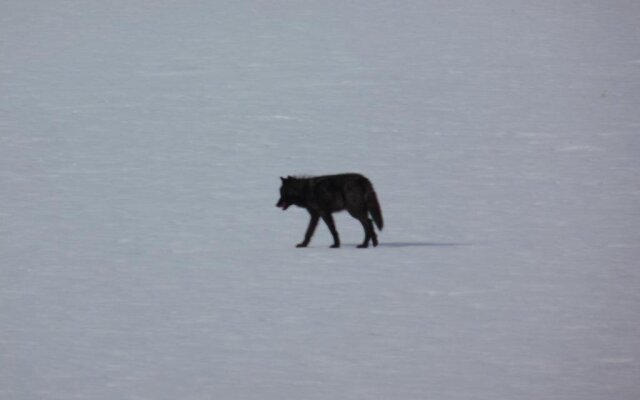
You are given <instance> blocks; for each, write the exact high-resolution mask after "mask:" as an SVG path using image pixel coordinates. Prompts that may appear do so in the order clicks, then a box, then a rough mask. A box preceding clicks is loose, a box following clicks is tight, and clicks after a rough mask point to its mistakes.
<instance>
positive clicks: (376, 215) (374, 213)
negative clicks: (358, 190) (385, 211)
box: [365, 183, 384, 230]
mask: <svg viewBox="0 0 640 400" xmlns="http://www.w3.org/2000/svg"><path fill="white" fill-rule="evenodd" d="M368 186H369V187H368V188H367V193H366V197H365V198H366V201H367V210H368V211H369V213H370V214H371V217H372V218H373V222H375V223H376V226H377V227H378V229H380V230H382V226H383V225H384V221H383V220H382V210H380V203H378V196H376V191H375V190H373V186H372V185H371V183H369V185H368Z"/></svg>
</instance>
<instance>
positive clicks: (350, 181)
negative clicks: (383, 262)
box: [276, 173, 383, 248]
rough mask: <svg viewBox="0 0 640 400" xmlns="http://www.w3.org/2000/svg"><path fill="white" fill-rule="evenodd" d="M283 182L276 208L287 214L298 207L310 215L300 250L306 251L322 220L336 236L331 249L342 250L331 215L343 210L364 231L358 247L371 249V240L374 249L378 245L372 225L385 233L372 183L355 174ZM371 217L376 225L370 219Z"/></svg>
mask: <svg viewBox="0 0 640 400" xmlns="http://www.w3.org/2000/svg"><path fill="white" fill-rule="evenodd" d="M280 179H281V180H282V186H281V187H280V200H278V203H276V207H280V208H282V210H286V209H287V208H289V206H291V205H296V206H298V207H302V208H306V209H307V211H308V212H309V214H310V215H311V220H310V221H309V227H308V228H307V232H306V233H305V235H304V240H303V241H302V243H300V244H298V245H297V247H306V246H307V245H308V244H309V242H310V241H311V236H313V232H314V231H315V229H316V226H317V225H318V220H319V219H320V218H322V220H323V221H324V222H325V223H326V224H327V226H328V227H329V231H331V235H332V236H333V246H331V247H332V248H336V247H340V238H339V237H338V232H337V231H336V226H335V224H334V222H333V217H332V216H331V214H332V213H334V212H336V211H342V210H347V211H348V212H349V214H351V216H352V217H353V218H355V219H357V220H358V221H360V223H361V224H362V227H363V228H364V242H362V244H361V245H359V246H358V247H360V248H365V247H368V246H369V240H371V241H372V242H373V245H374V246H377V245H378V237H377V236H376V232H375V230H374V229H373V222H375V224H376V225H377V226H378V229H380V230H381V229H382V225H383V221H382V211H381V210H380V204H379V203H378V198H377V196H376V192H375V191H374V190H373V185H372V184H371V182H369V179H367V178H365V177H364V176H362V175H360V174H353V173H352V174H340V175H325V176H316V177H292V176H289V177H287V178H280ZM369 214H371V217H372V218H373V222H372V221H371V219H369Z"/></svg>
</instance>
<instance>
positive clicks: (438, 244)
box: [378, 242, 469, 247]
mask: <svg viewBox="0 0 640 400" xmlns="http://www.w3.org/2000/svg"><path fill="white" fill-rule="evenodd" d="M468 245H469V243H450V242H381V243H380V244H378V246H379V247H454V246H468Z"/></svg>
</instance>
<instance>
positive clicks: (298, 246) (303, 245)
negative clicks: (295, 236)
mask: <svg viewBox="0 0 640 400" xmlns="http://www.w3.org/2000/svg"><path fill="white" fill-rule="evenodd" d="M296 247H297V248H302V247H307V243H298V244H297V245H296Z"/></svg>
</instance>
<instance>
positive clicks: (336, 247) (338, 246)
mask: <svg viewBox="0 0 640 400" xmlns="http://www.w3.org/2000/svg"><path fill="white" fill-rule="evenodd" d="M329 248H330V249H339V248H340V245H339V244H334V245H331V247H329Z"/></svg>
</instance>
